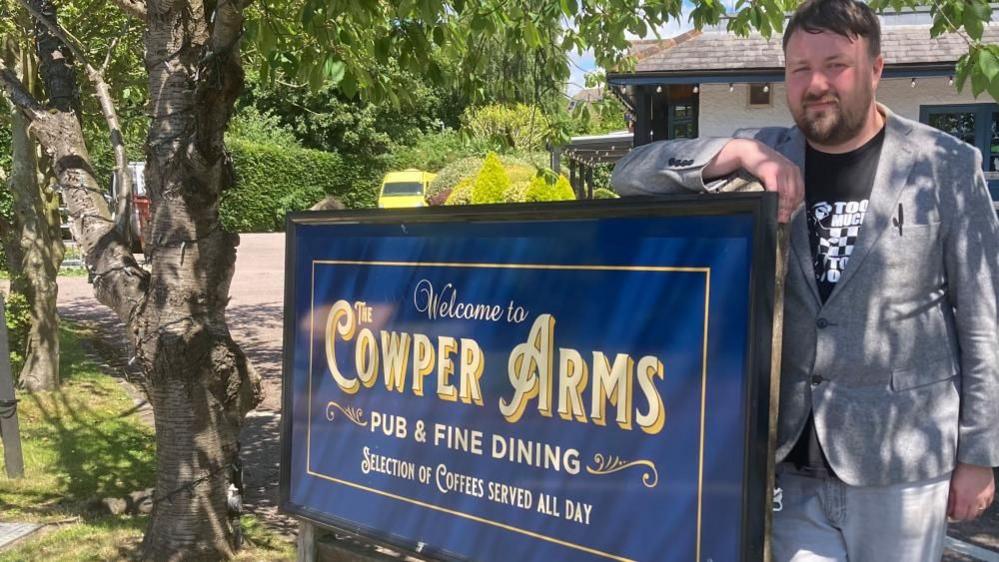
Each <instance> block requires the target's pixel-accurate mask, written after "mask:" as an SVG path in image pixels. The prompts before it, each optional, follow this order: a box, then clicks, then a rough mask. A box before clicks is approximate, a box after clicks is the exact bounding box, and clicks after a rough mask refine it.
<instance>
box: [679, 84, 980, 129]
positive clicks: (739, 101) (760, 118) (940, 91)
mask: <svg viewBox="0 0 999 562" xmlns="http://www.w3.org/2000/svg"><path fill="white" fill-rule="evenodd" d="M771 94H772V95H771V100H772V104H771V105H770V106H769V107H752V108H751V107H749V85H747V84H735V85H734V90H733V91H732V92H729V86H728V84H704V85H702V86H701V87H700V94H699V95H700V100H699V114H698V134H699V135H700V136H702V137H718V136H728V135H731V134H732V133H733V132H734V131H735V130H736V129H740V128H743V127H767V126H774V125H784V126H787V125H790V124H792V123H793V119H792V118H791V113H790V112H789V111H788V109H787V103H786V102H785V93H784V84H782V83H778V84H773V85H772V86H771ZM877 98H878V101H880V102H881V103H883V104H885V105H886V106H888V107H889V108H890V109H891V110H892V111H894V112H895V113H898V114H899V115H902V116H904V117H907V118H909V119H913V120H916V121H918V120H919V107H920V106H921V105H946V104H963V103H993V100H992V98H991V97H989V95H988V94H987V93H986V94H982V95H981V96H979V98H978V99H977V100H975V98H974V97H972V95H971V85H970V84H966V85H965V89H964V92H963V93H960V94H959V93H957V88H956V87H954V86H951V85H949V84H948V83H947V77H942V78H918V79H917V80H916V87H915V88H913V87H912V81H911V79H909V78H893V79H886V80H882V81H881V85H880V86H879V87H878V93H877Z"/></svg>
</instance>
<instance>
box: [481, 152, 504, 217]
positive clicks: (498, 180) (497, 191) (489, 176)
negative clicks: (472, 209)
mask: <svg viewBox="0 0 999 562" xmlns="http://www.w3.org/2000/svg"><path fill="white" fill-rule="evenodd" d="M509 187H510V176H508V175H507V173H506V170H505V169H504V168H503V163H502V162H500V159H499V156H497V155H496V154H495V153H492V152H490V153H489V154H488V155H486V160H485V162H483V163H482V169H481V170H479V173H478V174H477V175H476V176H475V184H474V185H473V186H472V204H474V205H482V204H485V203H499V202H502V201H503V194H504V193H505V192H506V190H507V188H509Z"/></svg>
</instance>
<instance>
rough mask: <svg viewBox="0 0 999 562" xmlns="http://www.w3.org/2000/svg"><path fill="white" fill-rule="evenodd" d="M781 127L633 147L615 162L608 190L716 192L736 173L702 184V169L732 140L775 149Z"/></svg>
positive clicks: (628, 192)
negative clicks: (751, 140)
mask: <svg viewBox="0 0 999 562" xmlns="http://www.w3.org/2000/svg"><path fill="white" fill-rule="evenodd" d="M786 132H787V129H786V128H785V127H766V128H763V129H739V130H738V131H736V132H735V134H734V135H733V136H732V137H704V138H696V139H676V140H669V141H658V142H654V143H650V144H646V145H642V146H639V147H636V148H634V149H633V150H632V151H631V152H629V153H628V154H627V155H626V156H625V157H624V158H622V159H621V160H620V161H618V163H617V166H615V167H614V172H613V173H612V174H611V187H612V188H613V189H614V191H616V192H617V193H618V194H620V195H622V196H629V195H661V194H666V193H690V192H694V193H705V192H708V193H711V192H715V191H720V190H722V189H723V188H724V186H725V185H726V184H727V183H728V182H729V181H730V180H732V179H733V178H735V177H736V176H738V175H739V174H738V173H735V174H732V175H730V176H727V177H723V178H717V179H714V180H712V181H710V182H705V181H704V178H703V177H702V175H701V172H702V171H703V170H704V167H705V166H707V165H708V163H709V162H711V160H713V159H714V157H715V156H717V155H718V153H719V152H721V149H722V148H724V147H725V145H726V144H728V143H729V141H731V140H732V139H735V138H743V139H755V140H758V141H760V142H763V143H764V144H767V145H769V146H775V145H776V144H777V143H778V142H779V141H780V139H781V138H782V137H783V136H784V135H785V134H786Z"/></svg>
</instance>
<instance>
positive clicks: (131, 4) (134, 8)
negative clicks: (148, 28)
mask: <svg viewBox="0 0 999 562" xmlns="http://www.w3.org/2000/svg"><path fill="white" fill-rule="evenodd" d="M111 2H113V3H114V5H116V6H118V8H120V9H121V11H123V12H125V13H126V14H128V15H130V16H132V17H133V18H135V19H137V20H139V21H142V22H145V21H146V20H147V18H148V17H149V15H148V13H147V11H146V3H145V2H143V1H142V0H111Z"/></svg>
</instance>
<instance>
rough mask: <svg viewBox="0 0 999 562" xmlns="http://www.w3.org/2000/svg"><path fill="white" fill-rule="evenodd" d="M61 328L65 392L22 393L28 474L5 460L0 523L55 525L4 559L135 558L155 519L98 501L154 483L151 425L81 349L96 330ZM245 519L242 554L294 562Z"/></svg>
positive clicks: (286, 546)
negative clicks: (103, 507) (110, 509)
mask: <svg viewBox="0 0 999 562" xmlns="http://www.w3.org/2000/svg"><path fill="white" fill-rule="evenodd" d="M61 332H62V333H61V334H60V335H61V346H62V347H61V349H62V356H61V358H60V361H61V374H62V377H63V384H62V388H60V389H59V390H57V391H55V392H43V393H36V394H27V393H19V396H18V397H19V399H20V403H19V405H18V421H19V422H20V429H21V446H22V449H23V451H24V465H25V466H24V468H25V477H24V478H23V479H21V480H8V479H7V477H6V472H4V470H3V459H2V457H0V521H9V522H15V521H16V522H37V523H46V524H48V526H46V527H45V528H44V529H43V530H41V531H39V532H36V533H35V534H34V535H32V536H31V537H29V538H28V539H25V540H23V541H21V542H19V543H18V544H16V545H15V546H13V547H10V548H7V549H5V550H0V562H8V561H10V562H13V561H21V560H45V561H46V562H56V561H63V560H65V561H77V560H120V559H129V558H131V557H132V556H133V555H134V554H135V553H136V550H137V547H138V545H139V542H140V541H141V540H142V534H143V531H144V529H145V527H146V524H147V522H148V516H128V515H120V516H116V515H108V514H107V513H106V512H104V513H102V512H100V511H98V510H95V509H93V507H92V502H93V500H95V499H96V500H99V499H100V498H105V497H115V498H121V497H125V496H126V495H127V494H128V493H130V492H133V491H136V490H144V489H146V488H150V487H152V486H153V484H154V481H155V457H154V455H155V451H154V443H153V430H152V428H150V427H148V426H146V425H145V424H143V423H142V422H141V421H140V420H139V418H138V417H137V416H136V414H135V407H134V405H133V403H132V400H131V398H130V397H129V396H128V394H127V393H126V392H125V390H124V389H123V388H122V387H121V386H120V385H119V383H118V381H117V380H116V379H114V378H112V377H111V376H109V375H107V374H105V373H103V372H101V370H100V368H99V367H98V365H97V364H96V363H94V362H93V361H91V360H90V359H89V358H88V357H87V356H86V355H85V354H84V352H83V349H82V348H81V346H80V341H79V340H80V339H82V338H86V337H89V334H87V333H86V332H85V331H83V330H82V329H80V328H78V327H75V326H72V325H68V324H67V323H65V322H63V328H62V331H61ZM242 523H243V528H244V531H245V536H246V537H247V538H248V539H249V542H250V543H251V544H252V546H250V547H248V548H246V549H245V550H244V551H242V552H241V553H240V556H239V558H238V560H290V559H293V558H294V550H293V545H292V544H291V543H289V542H287V541H284V540H283V539H281V538H279V537H277V536H276V535H273V534H271V533H270V532H269V531H268V530H267V529H265V528H264V527H263V526H262V525H260V524H259V522H258V521H256V520H255V519H254V518H253V517H251V516H245V517H244V518H243V521H242Z"/></svg>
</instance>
